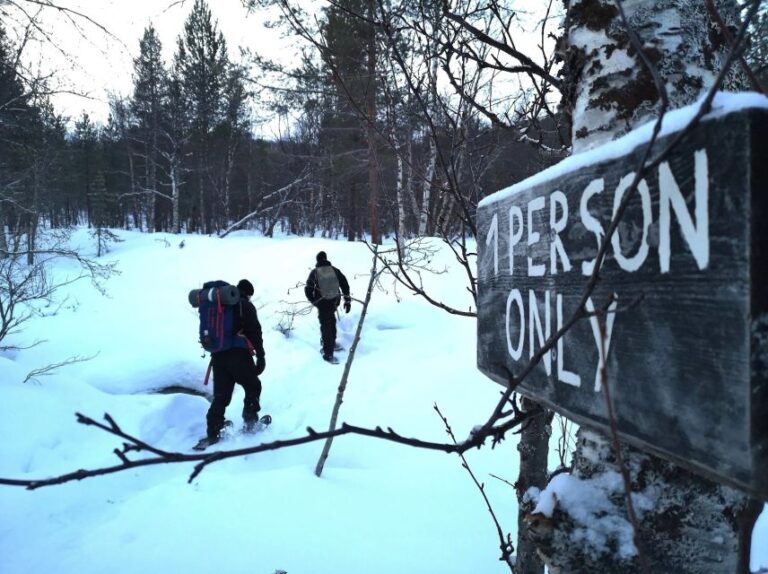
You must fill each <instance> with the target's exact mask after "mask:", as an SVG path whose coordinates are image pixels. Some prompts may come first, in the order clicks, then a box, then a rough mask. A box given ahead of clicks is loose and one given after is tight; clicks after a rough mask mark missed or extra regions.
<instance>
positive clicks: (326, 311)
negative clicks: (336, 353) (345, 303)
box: [316, 299, 339, 355]
mask: <svg viewBox="0 0 768 574" xmlns="http://www.w3.org/2000/svg"><path fill="white" fill-rule="evenodd" d="M316 306H317V318H318V319H319V320H320V337H321V339H322V341H323V354H324V355H333V348H334V347H335V346H336V308H337V307H338V306H339V299H331V300H326V299H321V300H320V301H318V302H317V304H316Z"/></svg>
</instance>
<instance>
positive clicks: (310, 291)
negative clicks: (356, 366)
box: [304, 251, 352, 363]
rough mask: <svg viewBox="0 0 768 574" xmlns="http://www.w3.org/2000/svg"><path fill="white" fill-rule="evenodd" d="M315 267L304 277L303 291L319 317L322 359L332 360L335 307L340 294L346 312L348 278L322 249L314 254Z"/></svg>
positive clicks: (334, 341)
mask: <svg viewBox="0 0 768 574" xmlns="http://www.w3.org/2000/svg"><path fill="white" fill-rule="evenodd" d="M316 260H317V263H316V264H315V268H314V269H313V270H312V271H311V272H310V274H309V277H308V278H307V284H306V285H305V286H304V295H306V297H307V300H308V301H309V302H310V303H312V305H314V306H315V307H317V318H318V319H319V320H320V336H321V338H322V341H323V359H325V360H326V361H328V362H331V363H333V362H336V359H335V357H334V356H333V351H334V349H335V347H336V309H337V308H338V306H339V304H340V303H341V296H342V295H343V296H344V311H345V312H346V313H349V309H350V307H351V305H352V299H351V298H350V296H349V282H348V281H347V278H346V277H344V274H343V273H342V272H341V271H339V269H337V268H336V267H334V266H333V265H331V262H330V261H328V256H327V255H326V253H325V251H321V252H320V253H318V254H317V257H316Z"/></svg>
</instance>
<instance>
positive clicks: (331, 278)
mask: <svg viewBox="0 0 768 574" xmlns="http://www.w3.org/2000/svg"><path fill="white" fill-rule="evenodd" d="M316 273H317V290H318V291H320V297H321V298H322V299H336V297H338V296H339V278H338V277H337V276H336V270H335V269H334V268H333V266H332V265H323V266H322V267H317V268H316Z"/></svg>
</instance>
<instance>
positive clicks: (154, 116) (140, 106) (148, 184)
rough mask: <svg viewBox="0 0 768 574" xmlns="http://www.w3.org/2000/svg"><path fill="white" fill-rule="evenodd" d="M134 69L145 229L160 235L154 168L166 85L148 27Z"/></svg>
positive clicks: (151, 29) (153, 35)
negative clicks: (144, 197)
mask: <svg viewBox="0 0 768 574" xmlns="http://www.w3.org/2000/svg"><path fill="white" fill-rule="evenodd" d="M133 66H134V72H133V99H132V101H131V112H132V113H133V116H134V117H135V120H136V127H137V132H138V133H137V136H138V137H137V139H138V141H139V145H140V146H141V147H142V163H143V167H144V170H143V171H144V176H143V181H144V185H143V187H144V190H145V193H146V204H147V219H148V221H147V225H148V228H149V229H152V230H155V231H160V229H161V224H160V210H159V209H158V207H157V199H158V197H159V196H158V186H159V181H158V177H157V168H158V164H159V162H160V150H159V144H160V130H161V121H162V113H163V110H162V106H163V101H164V98H165V94H164V89H165V87H166V86H167V83H168V82H167V71H166V69H165V66H164V65H163V61H162V44H161V42H160V39H159V38H158V36H157V32H156V31H155V28H154V26H152V25H151V24H150V25H149V26H147V27H146V28H145V29H144V34H143V36H142V38H141V40H140V41H139V55H138V57H136V59H134V61H133Z"/></svg>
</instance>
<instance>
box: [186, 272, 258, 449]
mask: <svg viewBox="0 0 768 574" xmlns="http://www.w3.org/2000/svg"><path fill="white" fill-rule="evenodd" d="M253 293H254V289H253V285H252V284H251V282H250V281H248V280H247V279H242V280H241V281H240V282H239V283H238V284H237V288H236V289H235V288H233V286H232V285H229V284H227V283H225V282H224V281H215V282H211V283H206V284H205V285H204V286H203V289H201V290H194V291H192V293H190V302H191V303H192V304H193V306H195V307H199V311H200V343H201V344H202V345H203V348H204V349H205V350H207V351H209V352H210V353H211V368H212V369H213V401H212V402H211V406H210V408H209V409H208V414H207V416H206V422H207V433H206V434H207V436H206V438H204V439H202V440H201V443H204V442H205V444H200V443H198V445H197V447H200V448H199V449H200V450H201V449H202V448H205V447H207V446H208V445H211V444H214V443H216V442H218V441H219V440H220V438H221V431H222V429H223V428H224V425H225V418H224V413H225V411H226V408H227V407H228V406H229V403H230V401H231V400H232V392H233V391H234V389H235V383H237V384H239V385H240V386H242V387H243V390H244V391H245V400H244V401H243V423H244V429H243V430H245V431H246V432H251V431H253V430H254V429H255V428H256V426H257V423H258V422H259V409H260V405H259V399H260V397H261V381H260V380H259V375H261V374H262V373H263V372H264V368H265V367H266V361H265V358H264V342H263V341H262V337H261V324H260V323H259V318H258V316H257V314H256V307H254V306H253V303H251V301H250V298H251V297H252V296H253ZM195 297H197V300H196V301H195V300H194V298H195ZM254 356H255V357H256V362H255V363H254V360H253V357H254ZM206 383H207V377H206ZM197 447H196V448H197Z"/></svg>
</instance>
